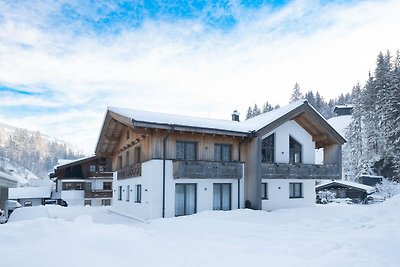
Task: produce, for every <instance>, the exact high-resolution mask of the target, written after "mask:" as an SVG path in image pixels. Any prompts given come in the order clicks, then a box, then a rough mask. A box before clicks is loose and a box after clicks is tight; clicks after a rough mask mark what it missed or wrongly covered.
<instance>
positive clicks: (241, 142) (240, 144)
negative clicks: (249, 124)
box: [238, 139, 246, 209]
mask: <svg viewBox="0 0 400 267" xmlns="http://www.w3.org/2000/svg"><path fill="white" fill-rule="evenodd" d="M245 141H246V139H243V140H242V141H240V142H239V149H238V150H239V151H238V153H239V163H240V164H242V163H241V158H240V154H241V153H240V147H241V146H242V144H243V143H244V142H245ZM243 172H244V170H243ZM241 179H242V178H239V179H238V209H240V180H241Z"/></svg>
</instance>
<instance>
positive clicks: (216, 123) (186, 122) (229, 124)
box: [108, 100, 305, 133]
mask: <svg viewBox="0 0 400 267" xmlns="http://www.w3.org/2000/svg"><path fill="white" fill-rule="evenodd" d="M304 103H305V100H298V101H296V102H293V103H291V104H289V105H287V106H284V107H282V108H278V109H274V110H272V111H270V112H267V113H263V114H261V115H258V116H255V117H253V118H251V119H248V120H245V121H241V122H237V121H232V120H222V119H209V118H199V117H191V116H184V115H176V114H165V113H156V112H149V111H141V110H134V109H128V108H118V107H109V108H108V110H109V111H112V112H115V113H118V114H120V115H122V116H125V117H128V118H131V119H132V120H134V121H138V122H147V123H155V124H168V125H179V126H187V127H198V128H207V129H218V130H223V131H232V132H241V133H248V132H251V131H257V130H259V129H261V128H263V127H264V126H266V125H268V124H269V123H271V122H273V121H275V120H276V119H278V118H280V117H282V116H283V115H285V114H286V113H288V112H290V111H292V110H293V109H295V108H297V107H299V106H301V105H302V104H304Z"/></svg>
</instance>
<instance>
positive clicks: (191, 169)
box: [173, 160, 243, 179]
mask: <svg viewBox="0 0 400 267" xmlns="http://www.w3.org/2000/svg"><path fill="white" fill-rule="evenodd" d="M242 175H243V164H241V163H240V162H219V161H197V160H196V161H184V160H174V161H173V177H174V179H179V178H196V179H220V178H221V179H224V178H225V179H226V178H230V179H240V178H241V177H242Z"/></svg>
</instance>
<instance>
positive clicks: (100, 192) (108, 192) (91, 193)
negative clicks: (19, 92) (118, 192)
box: [85, 190, 112, 198]
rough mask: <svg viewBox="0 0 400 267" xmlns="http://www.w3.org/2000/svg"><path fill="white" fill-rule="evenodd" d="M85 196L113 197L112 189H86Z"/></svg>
mask: <svg viewBox="0 0 400 267" xmlns="http://www.w3.org/2000/svg"><path fill="white" fill-rule="evenodd" d="M85 198H112V190H86V191H85Z"/></svg>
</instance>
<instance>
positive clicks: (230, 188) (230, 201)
mask: <svg viewBox="0 0 400 267" xmlns="http://www.w3.org/2000/svg"><path fill="white" fill-rule="evenodd" d="M225 186H228V188H229V197H228V198H229V208H228V209H223V201H224V198H223V196H224V194H223V188H224V187H225ZM216 187H219V192H220V193H221V195H220V199H219V203H218V207H216V206H215V204H216V203H214V200H213V210H223V211H228V210H232V184H231V183H213V196H214V194H215V189H216Z"/></svg>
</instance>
